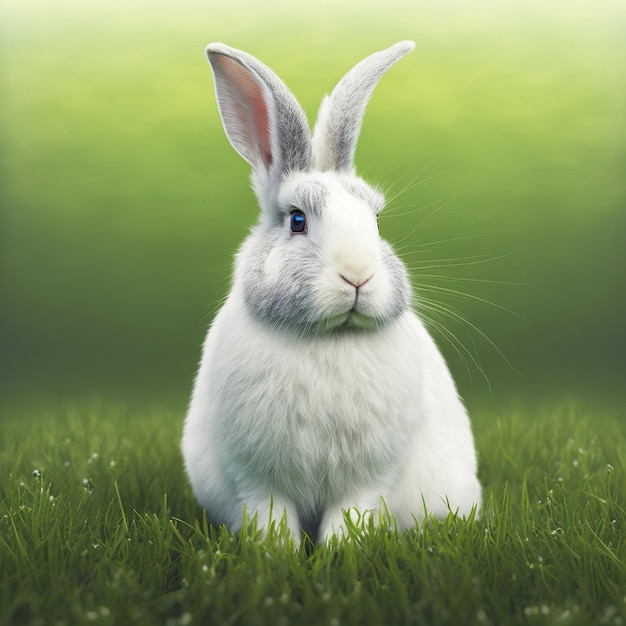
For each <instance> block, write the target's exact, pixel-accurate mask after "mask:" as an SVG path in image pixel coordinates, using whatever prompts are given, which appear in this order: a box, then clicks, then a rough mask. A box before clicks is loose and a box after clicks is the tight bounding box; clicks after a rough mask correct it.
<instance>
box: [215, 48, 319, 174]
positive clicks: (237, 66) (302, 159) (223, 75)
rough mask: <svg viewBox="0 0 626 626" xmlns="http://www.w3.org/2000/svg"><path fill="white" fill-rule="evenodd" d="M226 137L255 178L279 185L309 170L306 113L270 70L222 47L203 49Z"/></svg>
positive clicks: (255, 60) (309, 150) (244, 55)
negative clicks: (293, 173) (285, 177)
mask: <svg viewBox="0 0 626 626" xmlns="http://www.w3.org/2000/svg"><path fill="white" fill-rule="evenodd" d="M206 54H207V58H208V60H209V63H210V64H211V68H212V69H213V75H214V78H215V93H216V96H217V102H218V106H219V111H220V116H221V118H222V123H223V125H224V131H225V132H226V136H227V137H228V140H229V141H230V143H231V145H232V146H233V148H234V149H235V150H236V151H237V152H238V153H239V154H240V155H241V156H242V157H243V158H244V159H245V160H246V161H248V163H250V165H252V168H253V170H254V173H255V174H256V175H261V178H263V179H265V176H264V175H267V176H268V177H269V182H270V183H275V184H277V183H278V182H280V178H281V177H282V176H283V175H284V174H285V173H287V172H290V171H300V170H307V169H309V168H310V165H311V138H310V137H311V134H310V129H309V125H308V122H307V119H306V116H305V114H304V111H303V110H302V108H301V107H300V105H299V104H298V102H297V100H296V98H295V97H294V95H293V94H292V93H291V91H289V89H288V88H287V87H286V86H285V84H284V83H283V82H282V81H281V80H280V78H278V76H276V74H275V73H274V72H272V70H270V69H269V68H268V67H267V66H265V65H264V64H263V63H261V62H260V61H259V60H258V59H256V58H255V57H253V56H252V55H250V54H247V53H245V52H242V51H241V50H236V49H234V48H231V47H229V46H226V45H224V44H221V43H212V44H209V45H208V46H207V49H206Z"/></svg>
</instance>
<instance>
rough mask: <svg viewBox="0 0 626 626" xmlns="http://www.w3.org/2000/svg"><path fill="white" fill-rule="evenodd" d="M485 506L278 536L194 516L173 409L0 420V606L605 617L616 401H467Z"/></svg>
mask: <svg viewBox="0 0 626 626" xmlns="http://www.w3.org/2000/svg"><path fill="white" fill-rule="evenodd" d="M473 413H474V414H475V417H474V425H475V431H476V439H477V445H478V449H479V452H480V476H481V480H482V483H483V485H484V489H485V501H486V506H485V510H484V512H483V513H481V514H480V515H478V516H477V519H476V520H475V521H465V520H460V519H456V518H454V517H452V516H450V517H449V518H448V519H447V520H444V521H432V522H428V523H426V524H424V525H423V526H422V528H420V529H417V528H416V529H415V530H412V531H409V532H404V533H396V532H394V531H389V530H387V529H384V528H376V529H374V528H371V529H370V532H369V533H365V534H362V533H358V532H356V530H355V531H354V532H353V533H352V540H351V541H350V542H347V543H340V544H337V543H333V544H332V545H330V546H318V547H317V548H315V549H313V550H309V551H307V550H306V549H305V547H302V548H301V549H300V550H299V551H295V550H294V549H293V548H292V547H290V546H289V545H285V537H284V535H281V529H280V528H279V529H274V530H273V531H272V532H271V533H270V536H269V537H268V538H267V539H262V538H261V536H260V533H259V532H258V531H257V530H256V529H255V528H254V525H253V524H252V525H251V526H250V527H249V528H248V530H247V532H245V533H243V534H242V535H241V536H239V537H236V536H233V535H230V534H229V533H228V532H227V530H226V529H224V528H213V527H211V526H209V525H208V524H207V522H206V519H205V518H204V516H203V513H202V511H201V510H200V509H199V508H197V506H196V504H195V502H194V498H193V495H192V493H191V490H190V488H189V486H188V485H187V483H186V480H185V477H184V473H183V470H182V462H181V458H180V455H179V452H178V447H177V440H178V437H179V434H180V430H181V423H182V414H181V411H179V410H169V409H158V410H153V411H149V410H133V409H129V408H125V407H124V406H114V405H104V404H102V403H97V402H92V403H84V404H82V405H77V406H76V407H74V408H67V407H65V408H59V410H57V411H47V412H46V411H44V412H39V411H34V410H29V411H27V410H25V409H16V410H15V411H12V412H8V411H7V412H6V414H5V416H4V419H3V421H2V422H1V423H0V440H1V441H2V442H3V448H2V451H1V452H0V493H1V502H0V607H2V608H1V609H0V624H3V625H4V624H88V623H99V624H130V623H133V624H142V625H143V624H164V625H171V626H173V625H175V624H181V625H182V624H213V623H215V624H296V623H297V624H326V625H328V624H331V625H340V624H341V625H345V624H377V623H379V624H455V625H457V624H593V623H597V624H620V623H623V620H624V619H626V566H625V560H626V534H625V533H626V531H625V529H626V511H625V508H626V483H625V480H624V471H625V470H626V451H625V449H624V446H623V426H622V424H623V417H624V416H623V414H622V413H619V412H615V411H611V410H606V411H592V410H585V409H583V408H580V407H579V408H576V406H575V405H572V406H569V407H566V406H560V407H558V408H555V409H552V410H540V411H536V410H523V411H507V412H502V413H499V415H498V416H496V415H495V413H494V411H493V410H490V411H487V412H481V411H478V410H474V411H473Z"/></svg>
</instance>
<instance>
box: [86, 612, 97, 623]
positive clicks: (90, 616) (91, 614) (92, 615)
mask: <svg viewBox="0 0 626 626" xmlns="http://www.w3.org/2000/svg"><path fill="white" fill-rule="evenodd" d="M87 619H88V620H89V621H90V622H93V621H95V620H97V619H98V614H97V613H96V612H95V611H87Z"/></svg>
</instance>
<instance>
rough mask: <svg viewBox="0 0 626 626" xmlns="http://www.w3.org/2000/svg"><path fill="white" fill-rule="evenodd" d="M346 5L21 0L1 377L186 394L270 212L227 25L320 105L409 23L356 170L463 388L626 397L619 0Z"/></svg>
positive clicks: (21, 390) (5, 100)
mask: <svg viewBox="0 0 626 626" xmlns="http://www.w3.org/2000/svg"><path fill="white" fill-rule="evenodd" d="M336 4H337V3H336V2H335V0H332V1H331V0H323V1H321V2H318V3H315V4H311V3H306V4H304V3H302V4H298V3H296V2H291V1H290V2H280V1H277V0H265V1H264V2H252V1H250V0H249V1H247V2H243V1H242V0H229V2H228V3H226V2H219V3H218V2H215V1H212V0H204V1H198V0H183V1H181V2H168V3H166V2H158V1H156V2H155V1H154V0H151V1H150V2H147V1H143V0H129V1H124V2H122V1H121V0H109V1H107V2H106V3H105V2H98V3H95V2H89V3H87V2H84V1H83V0H81V1H78V0H58V1H57V2H54V3H53V2H45V1H43V0H33V1H31V0H4V1H3V3H2V5H1V8H0V29H1V32H0V46H1V49H0V51H1V78H0V81H1V84H0V89H1V90H0V151H1V152H0V211H1V214H0V229H1V232H0V246H1V250H0V254H1V257H0V261H1V265H0V298H1V302H0V307H1V309H0V315H1V333H2V335H1V337H0V339H1V342H2V343H1V347H0V351H1V367H2V371H1V384H2V388H1V389H0V393H1V394H2V397H3V399H5V400H8V399H20V398H22V399H23V398H29V397H32V396H33V395H34V394H42V395H52V396H57V397H67V398H73V397H77V396H80V395H85V394H93V393H96V394H102V395H104V396H110V397H113V396H115V397H127V398H128V397H131V396H132V397H133V398H135V397H137V398H150V399H152V400H159V399H161V398H170V399H171V398H175V399H176V400H177V401H178V400H180V401H181V402H183V401H184V398H185V397H186V395H187V394H188V392H189V390H190V387H191V381H192V378H193V374H194V370H195V367H196V363H197V361H198V359H199V355H200V344H201V342H202V339H203V335H204V333H205V329H206V327H207V325H208V323H209V322H210V320H211V318H212V315H213V314H214V312H215V310H216V307H217V306H218V303H219V302H220V300H221V299H222V298H223V297H224V295H225V294H226V293H227V291H228V286H229V275H230V269H231V265H232V257H233V253H234V251H235V249H236V247H237V246H238V245H239V243H240V242H241V241H242V239H243V238H244V236H245V234H246V233H247V231H248V229H249V227H250V225H251V224H252V223H253V222H254V220H255V219H256V214H257V210H256V206H255V200H254V197H253V195H252V193H251V192H250V190H249V188H248V166H247V164H246V163H245V162H244V161H243V160H241V159H240V158H239V157H238V156H237V155H236V154H235V152H234V151H233V150H232V149H231V148H230V146H229V145H228V143H227V141H226V139H225V137H224V134H223V131H222V129H221V126H220V123H219V118H218V114H217V109H216V103H215V98H214V95H213V85H212V78H211V74H210V70H209V67H208V65H207V63H206V61H205V59H204V56H203V49H204V46H205V45H206V44H207V43H208V42H209V41H215V40H218V41H220V40H221V41H224V42H226V43H228V44H230V45H232V46H235V47H239V48H242V49H245V50H247V51H249V52H251V53H252V54H254V55H256V56H258V57H259V58H260V59H261V60H263V61H264V62H265V63H266V64H268V65H269V66H270V67H272V68H273V69H274V70H275V71H276V72H277V73H278V74H279V75H280V76H281V77H282V78H283V80H284V81H285V82H286V83H287V84H288V85H289V86H290V88H291V89H292V90H293V91H294V93H295V94H296V96H297V97H298V99H299V100H300V102H301V103H302V105H303V107H304V108H305V110H306V111H307V114H308V115H309V119H310V120H311V122H313V120H314V116H315V113H316V110H317V107H318V105H319V102H320V100H321V97H322V95H323V94H324V93H325V92H327V91H329V90H330V89H332V87H333V86H334V84H335V83H336V81H337V80H338V79H339V78H340V77H341V75H343V73H344V72H345V71H347V70H348V69H349V68H350V67H351V66H352V65H353V64H354V63H356V62H357V61H359V60H360V59H361V58H363V57H364V56H366V55H367V54H369V53H370V52H373V51H375V50H379V49H382V48H385V47H387V46H389V45H391V44H392V43H394V42H395V41H397V40H401V39H414V40H415V41H416V42H417V47H416V50H415V51H414V52H413V53H412V54H411V55H409V56H408V57H407V58H406V59H404V60H402V62H401V63H399V64H398V65H397V66H396V67H394V68H393V70H392V71H391V72H389V74H388V75H387V76H385V78H384V79H383V80H382V81H381V83H380V85H379V87H378V89H377V90H376V92H375V93H374V97H373V99H372V101H371V103H370V106H369V108H368V112H367V115H366V119H365V124H364V128H363V133H362V136H361V141H360V146H359V150H358V153H357V166H358V169H359V172H360V173H361V175H362V176H363V177H364V178H365V179H367V180H369V181H373V182H375V183H376V184H379V185H380V186H381V187H382V188H383V189H385V191H386V192H387V194H388V197H389V199H390V201H389V206H388V210H387V211H386V212H385V214H384V216H383V217H382V218H381V229H382V232H383V235H384V236H385V237H386V238H387V239H388V240H389V241H391V242H392V244H394V245H395V247H396V248H397V249H398V250H399V252H400V253H401V255H402V256H403V258H404V259H405V260H406V262H407V264H408V265H409V266H410V267H411V269H412V272H413V276H414V279H415V284H416V291H417V293H418V296H422V297H423V298H425V299H428V300H430V301H432V304H430V305H428V304H426V305H425V306H426V307H427V308H428V310H429V311H430V314H429V315H430V316H434V318H433V321H434V325H433V333H434V335H435V337H436V338H437V341H438V343H439V344H440V345H441V347H442V349H443V351H444V353H445V355H446V357H447V359H448V360H449V362H450V365H451V367H452V369H453V372H454V375H455V377H456V379H457V380H458V383H459V386H460V388H461V390H462V392H463V393H464V394H465V396H466V397H468V398H469V399H470V402H472V401H474V400H473V399H481V401H483V400H484V399H485V398H491V397H493V398H494V399H496V400H498V399H501V400H503V401H505V400H506V399H507V398H510V397H517V398H525V397H531V396H533V397H534V396H537V395H538V394H551V395H558V396H567V395H572V394H573V395H580V394H598V393H601V394H603V395H604V396H605V397H611V398H618V399H620V400H621V399H623V388H624V382H625V381H626V364H625V356H624V354H625V348H626V345H625V339H624V338H625V332H624V312H625V311H626V278H625V271H626V246H625V245H624V239H625V235H626V4H625V3H624V2H621V1H618V0H615V1H610V2H609V1H606V0H600V1H599V2H594V3H588V2H565V1H556V2H539V1H535V0H531V1H530V2H523V3H521V2H519V3H518V2H513V1H511V2H504V1H501V2H496V1H495V0H493V1H478V0H469V1H468V2H461V0H458V1H456V2H448V1H445V0H444V1H443V2H442V1H437V2H435V1H434V0H432V1H429V2H421V1H417V2H416V1H411V2H409V1H408V0H407V1H401V0H389V1H388V2H386V3H379V2H370V1H363V0H358V1H356V0H350V1H349V2H343V3H341V4H340V6H339V7H338V6H335V5H336ZM444 309H445V311H447V313H446V312H445V311H444ZM425 310H426V309H425ZM452 335H453V336H454V338H453V337H452ZM502 355H504V357H505V358H503V356H502ZM507 361H508V362H509V363H510V364H511V365H509V364H507ZM481 370H482V371H481ZM483 373H484V375H483ZM486 379H487V380H488V381H489V382H486ZM607 394H608V395H607Z"/></svg>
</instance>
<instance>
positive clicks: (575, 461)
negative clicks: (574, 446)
mask: <svg viewBox="0 0 626 626" xmlns="http://www.w3.org/2000/svg"><path fill="white" fill-rule="evenodd" d="M572 465H573V466H574V467H578V459H574V460H573V461H572Z"/></svg>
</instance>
